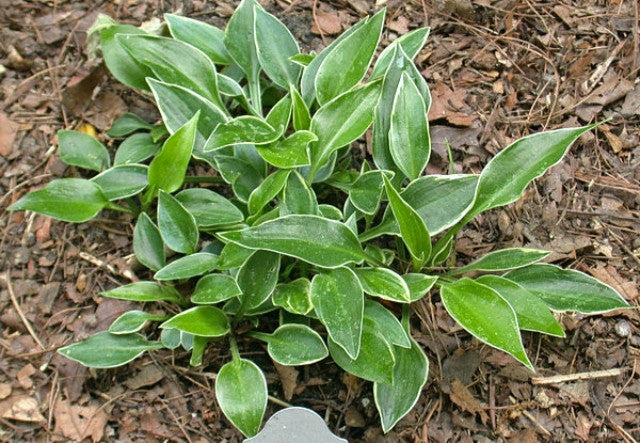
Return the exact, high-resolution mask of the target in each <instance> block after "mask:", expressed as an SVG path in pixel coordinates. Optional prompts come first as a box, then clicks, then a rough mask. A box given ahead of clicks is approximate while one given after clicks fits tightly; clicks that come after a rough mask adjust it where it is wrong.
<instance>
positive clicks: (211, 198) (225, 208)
mask: <svg viewBox="0 0 640 443" xmlns="http://www.w3.org/2000/svg"><path fill="white" fill-rule="evenodd" d="M176 200H178V201H179V202H180V203H181V204H182V206H184V207H185V209H186V210H187V211H189V213H190V214H191V215H193V217H194V218H195V220H196V224H197V225H198V227H199V228H200V229H206V228H213V227H216V226H225V225H231V224H235V223H241V222H242V221H243V220H244V215H243V214H242V211H240V209H238V207H237V206H236V205H234V204H233V203H231V202H230V201H229V200H227V199H226V198H224V197H223V196H221V195H220V194H217V193H215V192H213V191H211V190H209V189H204V188H190V189H185V190H184V191H180V192H179V193H178V194H176Z"/></svg>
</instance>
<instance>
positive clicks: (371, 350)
mask: <svg viewBox="0 0 640 443" xmlns="http://www.w3.org/2000/svg"><path fill="white" fill-rule="evenodd" d="M327 344H328V345H329V353H330V354H331V358H333V360H334V361H335V362H336V364H337V365H338V366H340V367H341V368H342V369H344V370H345V371H347V372H349V373H351V374H353V375H355V376H356V377H360V378H362V379H365V380H369V381H373V382H378V383H389V384H390V383H393V366H394V364H395V356H394V355H393V350H392V346H391V345H390V344H389V343H387V341H386V340H385V338H384V336H383V335H382V332H381V331H377V330H375V329H373V328H371V327H370V326H369V325H368V323H365V324H364V328H363V331H362V344H361V346H360V353H359V354H358V357H357V358H355V359H353V358H351V356H350V355H349V354H347V353H346V352H345V351H344V349H343V348H342V347H341V346H338V344H337V343H336V342H335V341H333V340H332V339H331V337H329V339H328V342H327Z"/></svg>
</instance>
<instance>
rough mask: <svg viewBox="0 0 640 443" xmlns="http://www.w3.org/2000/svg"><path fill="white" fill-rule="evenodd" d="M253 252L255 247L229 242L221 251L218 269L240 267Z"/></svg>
mask: <svg viewBox="0 0 640 443" xmlns="http://www.w3.org/2000/svg"><path fill="white" fill-rule="evenodd" d="M253 253H255V251H254V250H253V249H247V248H244V247H242V246H240V245H237V244H235V243H227V244H226V245H224V247H223V248H222V251H221V252H220V262H219V263H218V269H220V270H228V269H233V268H239V267H240V266H242V264H243V263H244V262H245V261H247V259H248V258H249V257H250V256H251V255H252V254H253Z"/></svg>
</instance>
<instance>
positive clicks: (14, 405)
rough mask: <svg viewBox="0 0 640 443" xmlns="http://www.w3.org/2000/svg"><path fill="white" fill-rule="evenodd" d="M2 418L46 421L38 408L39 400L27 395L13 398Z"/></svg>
mask: <svg viewBox="0 0 640 443" xmlns="http://www.w3.org/2000/svg"><path fill="white" fill-rule="evenodd" d="M2 418H6V419H9V420H17V421H26V422H32V423H37V422H41V421H44V417H43V415H42V414H41V413H40V410H39V408H38V401H37V400H36V399H35V398H32V397H26V396H17V397H14V398H13V399H11V400H10V404H9V407H8V408H7V409H6V410H5V411H4V412H3V413H2Z"/></svg>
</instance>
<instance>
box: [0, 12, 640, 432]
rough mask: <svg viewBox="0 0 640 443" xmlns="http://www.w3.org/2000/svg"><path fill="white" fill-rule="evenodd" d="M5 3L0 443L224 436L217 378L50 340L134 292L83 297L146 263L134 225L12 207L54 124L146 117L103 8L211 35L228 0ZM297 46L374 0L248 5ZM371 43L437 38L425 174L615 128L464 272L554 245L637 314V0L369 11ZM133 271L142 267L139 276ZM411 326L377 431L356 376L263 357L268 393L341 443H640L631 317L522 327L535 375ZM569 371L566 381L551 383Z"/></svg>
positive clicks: (548, 185)
mask: <svg viewBox="0 0 640 443" xmlns="http://www.w3.org/2000/svg"><path fill="white" fill-rule="evenodd" d="M1 3H2V8H0V101H1V105H0V207H1V208H2V212H1V213H0V229H1V230H2V236H1V239H0V251H2V252H1V253H0V272H1V273H2V276H3V277H2V279H0V334H1V335H0V440H2V441H32V440H38V441H45V440H46V441H69V440H73V441H80V440H93V441H100V440H120V441H143V440H144V441H156V440H157V441H161V440H162V441H190V442H191V441H227V442H235V441H240V440H242V436H241V435H240V434H239V433H238V432H237V431H236V430H235V429H234V428H233V427H232V426H231V425H230V423H229V422H228V421H227V420H226V419H225V418H224V417H223V416H222V414H221V412H220V410H219V409H218V407H217V406H216V403H215V401H214V394H213V381H214V379H215V372H216V371H217V369H218V368H219V367H220V365H221V364H223V363H224V361H225V359H226V358H227V357H228V356H227V355H226V352H227V351H226V350H225V348H223V347H220V348H219V349H218V348H217V347H215V346H210V349H208V351H207V354H206V356H205V362H206V363H205V365H204V366H202V367H195V368H192V367H189V364H188V356H186V355H183V354H181V353H179V352H177V353H175V354H174V353H172V352H170V351H159V352H153V353H151V354H147V355H145V356H144V357H143V358H140V359H138V360H136V361H135V362H133V363H132V364H130V365H128V366H125V367H123V368H118V369H112V370H100V371H94V370H88V369H85V368H83V367H81V366H79V365H77V364H75V363H73V362H70V361H68V360H65V359H64V358H61V357H60V356H59V355H57V354H56V353H55V350H56V349H57V348H58V347H60V346H62V345H64V344H68V343H71V342H74V341H78V340H80V339H83V338H85V337H87V336H88V335H91V334H93V333H94V332H96V331H99V330H104V329H106V328H107V326H108V325H109V324H110V322H111V321H112V320H113V319H114V318H115V317H116V316H117V315H119V313H121V312H123V311H125V310H127V309H129V308H130V306H129V305H128V304H127V303H122V302H117V301H114V300H110V299H102V298H100V297H99V296H98V295H97V294H98V293H99V292H100V291H102V290H106V289H109V288H112V287H114V286H116V285H120V284H123V283H126V282H127V281H128V280H129V279H130V277H131V275H132V274H131V273H133V274H134V275H136V273H137V276H138V277H137V278H144V277H145V274H144V273H143V271H142V270H141V269H139V268H138V267H136V265H135V263H133V261H132V250H131V242H130V239H131V233H132V220H131V218H129V217H128V216H123V215H119V214H115V213H111V212H104V213H103V214H101V216H100V217H99V218H97V219H95V220H93V221H91V222H88V223H85V224H80V225H72V224H68V223H62V222H58V221H52V220H51V219H48V218H45V217H41V216H38V215H34V214H25V213H7V212H6V211H5V209H6V207H7V206H8V205H9V204H11V203H12V202H14V201H16V200H17V199H18V198H19V197H20V196H22V195H24V194H25V193H26V192H28V191H30V190H35V189H37V188H39V187H41V186H43V185H44V184H46V183H47V182H49V181H50V180H52V179H54V178H56V177H63V176H74V175H78V174H79V172H78V171H75V170H72V169H71V168H67V167H66V166H65V165H64V164H63V163H62V162H61V161H60V160H59V158H58V156H57V154H56V151H55V146H56V131H57V130H59V129H63V128H72V129H77V128H79V127H81V126H82V125H84V129H85V130H95V131H96V134H97V136H98V137H99V138H100V139H102V140H104V141H105V143H107V144H111V143H112V142H111V141H109V140H108V139H107V138H105V134H104V132H105V131H106V129H108V127H109V126H110V124H111V123H112V122H113V120H114V119H115V118H116V117H118V116H119V115H121V114H123V113H124V112H127V111H130V112H134V113H137V114H139V115H141V116H142V117H143V118H145V119H147V120H148V121H154V120H157V118H158V115H157V113H155V111H154V108H153V106H152V105H151V104H150V103H149V102H148V101H147V100H146V98H144V97H142V96H140V95H137V94H136V93H134V92H132V91H130V90H128V89H127V88H125V87H123V86H121V85H118V84H116V82H115V81H113V80H112V79H111V78H110V77H109V76H108V75H107V74H106V73H105V71H104V70H103V69H102V68H101V66H100V64H99V60H95V59H93V60H92V59H91V57H92V50H91V48H90V47H89V46H88V45H87V44H86V42H85V37H86V30H87V29H88V28H89V27H90V25H91V24H92V23H93V21H94V20H95V18H96V16H97V14H98V13H100V12H102V13H106V14H109V15H111V16H112V17H114V18H115V19H116V20H118V21H120V22H125V23H131V24H135V25H139V24H140V23H141V22H146V24H147V25H148V26H154V25H157V23H158V20H159V19H161V17H162V13H164V12H177V11H181V12H182V13H183V14H186V15H188V16H191V17H196V18H198V19H201V20H205V21H207V22H210V23H213V24H215V25H217V26H220V27H224V25H225V23H226V21H227V20H228V18H229V16H230V14H231V13H232V12H233V9H234V7H235V5H236V4H237V1H230V0H224V1H216V2H206V1H204V0H193V1H184V2H179V1H175V0H126V1H125V0H120V1H114V2H107V1H98V2H91V1H87V0H58V1H56V0H15V1H11V2H8V1H3V2H1ZM261 3H262V4H264V6H265V7H266V8H267V9H268V10H269V11H271V12H273V13H274V14H276V15H278V16H279V17H280V18H281V19H282V20H283V21H284V22H285V23H286V24H287V26H289V28H290V29H291V30H292V31H293V33H294V34H295V35H296V37H297V38H298V39H299V41H300V42H302V44H303V45H304V47H305V49H306V50H311V49H313V50H316V51H318V50H320V49H321V48H322V47H324V46H325V45H327V44H328V43H329V42H330V41H331V40H332V39H333V38H335V36H336V35H337V34H338V33H339V32H341V31H342V30H344V29H345V28H347V27H348V26H349V25H350V24H352V23H354V22H355V21H357V20H358V19H359V18H361V17H363V16H364V15H365V14H367V13H371V12H373V11H374V9H375V8H374V6H373V3H374V2H373V1H365V0H333V1H317V0H315V1H312V0H291V1H280V0H268V1H261ZM377 3H379V4H382V3H386V6H387V8H388V14H387V29H386V31H385V33H384V35H383V44H388V42H390V41H392V40H393V39H394V38H397V36H398V35H401V34H403V33H406V32H407V31H409V30H412V29H415V28H416V27H420V26H430V27H431V36H430V38H429V41H428V43H427V45H426V47H425V48H424V49H423V51H422V52H421V53H420V54H419V55H418V57H417V63H418V65H419V67H420V69H421V71H422V72H423V74H424V75H425V77H426V78H427V81H428V83H429V85H430V87H431V89H432V94H433V106H432V111H431V114H430V120H431V125H432V126H431V130H432V137H433V145H434V154H433V157H434V159H433V161H432V163H431V165H430V166H429V168H428V172H438V173H440V172H443V171H445V170H446V168H447V162H446V150H445V140H448V141H449V143H451V145H452V147H453V155H454V160H455V169H456V172H474V173H477V172H479V171H480V170H481V168H482V166H483V165H484V164H486V162H487V161H488V159H489V158H490V157H491V156H492V155H494V154H495V153H496V152H498V151H499V150H500V149H501V148H502V147H504V146H506V145H508V144H509V143H510V142H511V141H513V140H515V139H516V138H518V137H521V136H524V135H526V134H529V133H532V132H535V131H539V130H543V129H553V128H558V127H564V126H575V125H579V124H585V123H589V122H593V121H599V120H603V119H605V118H610V120H609V121H608V122H607V123H606V124H604V125H602V126H600V127H599V128H598V129H596V130H595V131H593V132H592V133H590V134H588V135H586V136H584V137H583V138H582V139H581V140H580V141H579V142H578V143H576V144H575V145H574V146H573V148H572V149H571V151H570V154H569V155H568V156H567V158H565V159H564V161H563V162H562V163H560V164H559V165H557V166H555V167H554V168H553V169H551V171H550V172H549V173H547V174H546V175H545V176H544V177H542V178H540V179H538V180H537V181H536V182H535V185H534V186H530V187H529V188H528V189H527V191H526V193H525V195H524V197H523V199H522V200H521V201H519V202H517V203H514V204H512V205H509V206H507V207H506V208H503V209H500V210H497V211H492V212H490V213H487V214H484V215H482V216H480V217H478V218H477V219H476V220H475V221H474V222H473V223H472V224H471V225H469V227H468V228H467V229H466V230H465V231H463V232H462V233H461V235H460V237H459V240H458V243H457V250H458V257H459V260H460V261H461V262H465V261H469V260H470V259H472V258H473V257H477V256H478V255H479V254H483V253H486V252H488V251H491V250H493V249H494V248H496V247H505V246H528V247H536V248H544V249H549V250H553V251H556V253H554V254H553V255H552V256H551V257H550V259H549V260H550V261H551V262H553V263H556V264H559V265H562V266H565V267H570V268H574V269H579V270H581V271H584V272H587V273H589V274H591V275H593V276H595V277H597V278H598V279H600V280H602V281H604V282H606V283H608V284H610V285H611V286H613V287H615V288H616V289H618V290H619V292H620V293H621V294H622V295H623V296H624V297H625V299H627V300H628V301H629V302H630V303H631V304H632V305H634V306H637V305H638V278H639V274H638V269H639V265H640V259H639V252H640V238H638V236H637V233H638V232H640V218H639V217H640V210H639V206H640V167H639V163H640V129H639V128H640V126H639V125H638V123H639V121H640V82H639V81H638V72H639V66H640V65H639V51H640V43H639V40H640V34H639V33H638V18H639V17H638V4H637V2H633V1H625V0H607V1H604V0H598V1H595V2H594V1H577V0H576V1H571V0H562V1H558V2H556V1H554V2H551V1H536V0H481V1H477V2H473V3H472V2H471V1H469V0H433V1H418V0H410V1H398V0H388V1H386V2H384V1H378V2H377ZM133 278H136V277H133ZM413 310H414V313H415V314H416V315H415V322H414V324H413V330H414V335H415V337H416V338H417V340H418V341H419V343H420V344H421V345H423V347H424V349H425V351H426V353H427V355H428V356H429V358H430V361H431V369H430V375H429V381H428V383H427V385H426V386H425V388H424V391H423V394H422V396H421V398H420V399H419V401H418V403H417V404H416V406H415V408H414V409H413V411H412V412H411V413H409V414H408V415H407V416H406V417H405V418H404V419H403V420H401V421H400V422H399V423H398V424H397V426H396V427H395V428H394V430H393V431H391V432H389V433H387V434H386V435H383V434H382V431H381V429H380V426H379V420H378V417H377V414H376V412H375V408H374V406H373V396H372V390H371V386H370V384H369V383H364V382H362V381H361V380H358V379H355V378H353V377H349V376H345V375H344V374H343V373H342V371H340V370H339V369H338V368H337V367H336V366H335V365H333V364H332V363H329V362H328V361H323V362H321V363H318V364H316V365H312V366H311V367H308V368H298V369H287V368H284V369H283V368H276V367H274V366H272V365H271V363H270V362H269V359H268V356H267V355H266V352H265V350H264V349H263V348H261V347H259V346H257V345H255V344H250V343H244V344H242V352H243V353H246V354H247V355H252V356H253V358H256V359H258V360H261V361H263V362H264V366H263V367H265V368H266V371H267V377H268V383H269V390H270V393H271V395H272V396H273V397H274V400H273V401H271V402H270V403H269V407H268V410H267V416H269V415H271V414H273V413H274V412H275V411H277V410H279V409H281V408H282V406H283V405H284V404H287V403H288V404H293V405H299V406H306V407H309V408H312V409H314V410H315V411H317V412H318V413H319V414H320V415H321V416H322V417H324V418H325V420H326V422H327V423H328V424H329V426H330V428H331V429H332V431H333V432H335V433H336V434H337V435H339V436H341V437H344V438H347V439H349V441H354V442H357V441H366V442H395V441H465V442H471V441H477V442H487V441H517V442H535V441H574V440H582V441H623V440H624V441H635V440H637V439H640V414H638V412H639V411H640V382H639V378H638V377H639V374H638V373H639V372H640V363H639V362H640V319H639V317H638V312H637V311H636V310H627V311H618V312H612V313H609V314H606V315H594V316H584V315H569V314H567V315H563V316H562V317H561V321H562V323H563V325H564V327H565V328H566V331H567V337H566V339H558V338H550V337H546V336H542V335H538V334H525V335H524V341H525V344H526V346H527V349H528V352H529V356H530V358H531V361H532V362H533V363H534V365H535V367H536V369H537V372H536V373H535V374H533V373H530V372H529V371H527V370H526V369H525V368H523V367H522V366H521V365H519V364H518V363H516V362H515V361H514V360H513V359H512V358H511V357H509V356H507V355H506V354H504V353H501V352H498V351H495V350H493V349H491V348H489V347H487V346H484V345H482V344H481V343H479V342H478V341H477V340H475V339H473V338H472V337H470V336H469V335H468V334H467V333H465V332H463V331H461V330H460V329H459V328H458V327H456V325H455V324H454V323H453V322H452V320H451V319H450V318H449V317H448V316H447V314H446V313H445V311H444V309H443V307H442V305H441V303H440V302H439V299H438V296H437V294H435V293H433V294H430V295H429V296H428V297H426V298H425V299H423V300H421V301H420V302H417V303H415V304H414V306H413ZM562 375H568V376H572V377H569V378H568V379H562V378H560V379H558V378H556V376H562Z"/></svg>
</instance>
